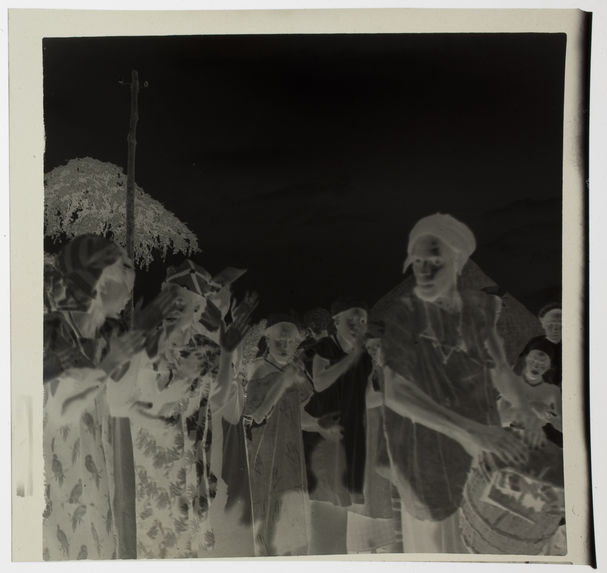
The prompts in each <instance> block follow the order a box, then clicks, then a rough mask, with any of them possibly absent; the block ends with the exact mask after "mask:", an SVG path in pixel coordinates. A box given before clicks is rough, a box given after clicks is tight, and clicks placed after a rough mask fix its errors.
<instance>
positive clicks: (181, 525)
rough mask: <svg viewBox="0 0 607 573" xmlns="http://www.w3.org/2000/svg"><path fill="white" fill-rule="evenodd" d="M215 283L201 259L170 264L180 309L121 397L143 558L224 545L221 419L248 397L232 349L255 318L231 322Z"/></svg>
mask: <svg viewBox="0 0 607 573" xmlns="http://www.w3.org/2000/svg"><path fill="white" fill-rule="evenodd" d="M215 286H216V285H214V284H212V280H211V277H210V275H209V274H208V273H207V272H206V271H205V270H204V269H203V268H202V267H200V266H199V265H196V264H195V263H193V262H192V261H186V262H185V263H184V265H183V266H182V268H179V269H169V273H168V277H167V280H166V282H165V284H164V285H163V292H164V291H168V292H170V293H171V295H172V297H173V310H172V312H171V313H170V314H168V315H167V316H166V317H165V318H164V320H163V321H162V323H161V325H160V328H159V330H158V332H157V333H156V336H155V337H154V341H155V344H154V345H155V349H154V350H153V351H150V349H149V348H148V349H147V351H146V352H141V353H140V354H139V355H138V356H137V357H136V358H135V359H133V360H132V361H131V368H130V370H129V373H132V377H131V378H130V382H131V383H130V388H129V389H128V397H123V398H122V399H117V400H115V402H114V403H115V404H116V408H117V409H118V408H120V404H122V411H119V410H118V411H117V414H120V415H128V416H129V417H130V419H131V423H132V425H133V450H134V460H135V472H136V476H135V477H136V519H137V555H138V557H144V558H191V557H198V556H203V555H204V553H205V552H206V551H208V550H211V549H212V547H213V544H214V533H213V530H212V527H211V522H210V519H209V509H210V505H211V502H212V500H213V498H214V496H215V491H216V482H217V478H216V477H215V476H216V474H215V473H214V471H213V468H212V467H211V464H212V460H211V456H212V441H213V440H212V436H213V427H212V419H213V415H218V416H221V415H222V413H223V409H224V408H226V407H229V406H228V403H229V402H233V401H234V400H238V399H239V397H238V389H237V388H236V385H234V384H233V383H232V382H233V375H232V355H233V352H234V350H235V349H236V347H237V346H238V343H239V342H240V339H241V338H242V335H243V333H244V332H245V331H246V322H247V320H248V315H246V314H243V313H241V314H240V315H239V316H238V317H237V318H236V319H235V320H234V321H233V323H232V324H231V325H230V327H229V328H226V327H225V324H224V323H223V316H222V314H221V312H220V311H219V310H218V309H217V308H216V307H215V306H214V305H213V303H212V302H211V299H212V298H213V297H214V295H215V294H216V293H217V292H218V291H219V290H220V289H219V288H215ZM129 373H127V377H128V376H129ZM240 400H242V398H240ZM218 446H219V449H221V442H220V443H219V444H218ZM215 449H217V447H216V448H215ZM216 471H217V470H215V472H216Z"/></svg>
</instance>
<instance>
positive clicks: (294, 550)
mask: <svg viewBox="0 0 607 573" xmlns="http://www.w3.org/2000/svg"><path fill="white" fill-rule="evenodd" d="M268 366H269V368H270V369H273V371H270V372H269V373H268V374H267V375H265V376H263V375H262V376H260V377H253V378H252V379H251V380H250V382H249V385H248V400H247V405H246V406H245V412H244V415H245V416H246V415H247V414H248V413H251V412H253V411H255V409H256V408H257V407H259V405H260V404H261V403H262V401H263V399H264V397H265V396H266V394H267V392H268V391H269V390H270V388H272V387H273V386H274V385H276V384H279V383H281V382H280V381H279V378H280V377H281V372H280V371H279V370H278V369H276V368H275V367H273V366H270V365H269V364H268ZM311 392H312V391H311V385H308V384H307V383H306V385H305V386H300V385H296V386H291V387H289V389H287V390H286V391H285V392H284V393H283V395H282V397H281V398H280V399H279V401H278V402H277V403H276V404H275V406H274V408H273V409H272V410H271V412H270V413H269V414H268V415H267V417H266V419H265V421H264V422H263V423H262V424H261V425H254V426H253V427H251V429H250V434H249V440H248V442H247V449H248V458H249V468H250V478H249V479H250V487H251V498H252V503H253V519H254V528H255V553H256V555H258V556H267V555H305V554H307V551H308V533H307V526H308V524H307V518H306V516H307V514H308V498H307V483H306V475H305V461H304V455H303V442H302V435H301V410H300V408H301V405H302V404H304V403H305V402H306V401H307V400H308V399H309V398H310V396H311Z"/></svg>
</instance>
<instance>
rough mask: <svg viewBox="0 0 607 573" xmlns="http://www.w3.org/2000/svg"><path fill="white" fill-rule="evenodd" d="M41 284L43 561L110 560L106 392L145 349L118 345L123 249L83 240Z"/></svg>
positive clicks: (121, 341)
mask: <svg viewBox="0 0 607 573" xmlns="http://www.w3.org/2000/svg"><path fill="white" fill-rule="evenodd" d="M45 271H46V269H45ZM45 282H47V283H52V284H51V285H50V288H47V289H45V309H46V314H45V317H44V369H43V375H44V415H43V416H44V417H43V454H44V468H45V481H46V485H45V497H46V508H45V510H44V514H43V558H44V560H46V561H49V560H51V561H54V560H74V559H112V558H115V557H116V551H117V534H116V528H115V523H114V515H113V482H112V476H113V467H112V460H113V458H112V447H111V444H112V433H111V429H110V427H109V423H108V421H109V419H108V404H107V400H106V386H107V383H108V381H109V380H110V379H111V378H112V377H113V379H115V380H117V379H119V378H120V372H119V371H120V367H121V366H122V365H123V364H124V363H125V362H126V361H127V360H128V359H129V357H130V356H132V355H133V354H135V353H136V352H138V351H139V349H140V348H141V346H142V345H143V342H144V338H143V336H142V335H141V333H137V332H131V333H126V334H122V335H120V336H119V335H118V333H119V331H120V325H119V322H118V320H117V319H118V317H119V314H120V311H121V310H122V309H123V308H124V306H125V305H126V303H127V301H128V300H129V297H130V294H131V291H132V288H133V283H134V271H133V267H132V264H131V262H130V260H129V259H128V257H127V256H126V254H125V253H124V252H123V251H122V250H121V249H120V248H119V247H117V246H116V245H114V244H113V243H111V242H109V241H106V240H105V239H102V238H100V237H96V236H93V235H82V236H79V237H77V238H76V239H74V240H72V241H70V242H69V243H68V244H67V245H66V246H65V247H64V248H63V250H62V251H61V252H60V253H59V255H58V256H57V262H56V266H55V271H54V272H52V273H50V272H49V274H48V275H47V274H46V272H45Z"/></svg>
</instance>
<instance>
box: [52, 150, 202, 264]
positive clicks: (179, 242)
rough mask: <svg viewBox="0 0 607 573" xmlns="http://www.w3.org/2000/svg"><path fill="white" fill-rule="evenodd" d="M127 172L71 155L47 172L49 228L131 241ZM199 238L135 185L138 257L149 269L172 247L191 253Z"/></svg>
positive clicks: (60, 233) (62, 234)
mask: <svg viewBox="0 0 607 573" xmlns="http://www.w3.org/2000/svg"><path fill="white" fill-rule="evenodd" d="M126 186H127V177H126V174H125V173H124V172H123V171H122V169H121V168H120V167H118V166H116V165H114V164H112V163H107V162H103V161H99V160H97V159H93V158H91V157H84V158H77V159H71V160H70V161H68V163H67V164H66V165H61V166H59V167H56V168H55V169H53V170H52V171H50V172H49V173H47V174H46V175H45V177H44V233H45V235H47V236H49V237H51V239H52V240H53V241H60V240H63V239H64V238H66V237H67V238H72V237H75V236H77V235H81V234H82V233H94V234H98V235H103V236H105V237H109V238H111V239H112V240H113V241H115V242H116V243H118V244H119V245H121V246H123V247H125V246H126ZM198 251H199V248H198V239H197V238H196V235H194V233H192V231H190V230H189V229H188V227H187V225H185V224H184V223H182V222H181V221H180V220H179V219H178V218H177V217H176V216H175V215H174V214H173V213H172V212H171V211H169V210H168V209H166V208H165V207H164V206H163V205H162V204H161V203H160V202H159V201H156V200H155V199H153V198H152V197H150V195H148V194H147V193H145V192H144V191H143V189H142V188H141V187H139V186H138V185H136V186H135V229H134V259H135V260H134V262H135V265H136V266H137V267H139V268H147V267H149V265H150V263H151V262H152V260H153V259H154V255H155V254H157V255H160V257H161V258H162V260H165V259H166V256H167V254H168V253H169V252H173V253H183V254H184V255H185V256H189V255H191V254H192V253H196V252H198Z"/></svg>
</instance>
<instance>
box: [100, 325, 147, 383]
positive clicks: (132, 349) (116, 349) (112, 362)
mask: <svg viewBox="0 0 607 573" xmlns="http://www.w3.org/2000/svg"><path fill="white" fill-rule="evenodd" d="M145 342H146V335H145V332H143V331H141V330H130V331H129V332H127V333H126V334H123V335H122V336H113V337H112V338H111V339H110V346H109V350H108V352H107V354H106V355H105V358H104V359H103V361H102V362H101V364H100V366H101V368H103V369H104V370H105V371H106V372H107V373H108V374H111V373H112V372H113V371H114V370H116V368H118V367H119V366H121V365H122V364H124V363H125V362H127V361H129V360H130V359H131V357H132V356H133V355H135V354H137V353H138V352H140V351H141V350H143V348H144V346H145Z"/></svg>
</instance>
